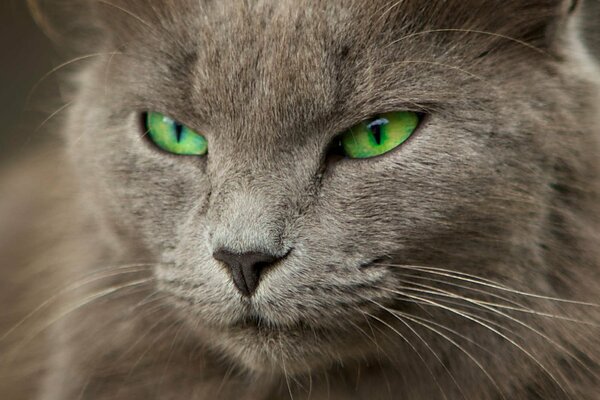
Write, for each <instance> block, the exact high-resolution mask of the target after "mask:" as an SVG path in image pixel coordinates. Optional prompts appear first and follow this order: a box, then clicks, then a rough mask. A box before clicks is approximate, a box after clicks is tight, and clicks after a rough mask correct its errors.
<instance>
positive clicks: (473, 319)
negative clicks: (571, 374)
mask: <svg viewBox="0 0 600 400" xmlns="http://www.w3.org/2000/svg"><path fill="white" fill-rule="evenodd" d="M379 289H380V290H384V291H388V292H391V293H396V294H399V295H402V296H407V297H409V298H415V299H417V300H422V301H425V302H426V303H429V304H431V305H433V306H437V307H439V308H442V309H444V310H447V311H450V312H451V313H454V314H457V315H460V316H462V317H463V318H466V319H468V320H470V321H473V322H475V323H476V324H478V325H481V326H482V327H484V328H486V329H488V330H489V331H491V332H493V333H495V334H496V335H498V336H500V337H501V338H503V339H505V340H506V341H508V342H509V343H510V344H512V345H513V346H515V347H516V348H517V349H519V350H520V351H521V352H523V353H524V354H525V355H527V357H529V358H530V359H531V360H532V361H533V362H535V363H536V364H537V365H538V366H539V367H540V368H541V369H542V370H543V371H544V372H545V373H546V374H547V375H548V376H549V377H550V378H551V379H552V380H553V381H554V382H555V383H556V384H557V385H558V387H559V388H560V389H561V391H563V393H564V394H565V395H567V397H569V398H570V395H569V393H568V392H567V390H566V389H565V388H564V387H563V386H562V384H561V383H560V382H559V381H558V380H557V379H556V377H555V376H554V375H553V374H552V372H550V371H549V370H548V369H547V368H546V366H545V365H544V364H542V363H541V362H540V361H539V360H538V359H537V358H536V357H534V356H533V354H531V353H530V352H529V351H528V350H527V349H525V348H524V347H523V346H521V345H520V344H518V343H517V342H515V341H514V340H513V339H511V338H509V337H508V336H506V335H505V334H503V333H502V332H500V331H498V330H497V329H495V328H494V327H492V326H490V324H487V323H485V322H482V321H481V320H480V319H479V318H478V317H474V316H472V315H470V314H468V313H466V312H464V311H459V310H457V309H454V308H452V307H447V306H445V305H443V304H440V303H438V302H436V301H433V300H430V299H426V298H423V297H420V296H414V295H411V294H408V293H404V292H398V291H395V290H392V289H388V288H383V287H379ZM565 383H566V384H567V385H569V384H568V382H565ZM572 392H573V391H572V390H571V393H572Z"/></svg>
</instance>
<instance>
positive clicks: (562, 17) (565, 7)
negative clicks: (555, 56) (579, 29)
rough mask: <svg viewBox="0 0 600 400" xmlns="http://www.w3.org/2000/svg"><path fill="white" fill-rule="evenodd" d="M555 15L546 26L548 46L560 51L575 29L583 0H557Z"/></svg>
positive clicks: (554, 50) (553, 50)
mask: <svg viewBox="0 0 600 400" xmlns="http://www.w3.org/2000/svg"><path fill="white" fill-rule="evenodd" d="M554 2H555V3H556V4H555V8H554V9H555V11H554V13H555V14H554V16H553V18H551V19H550V20H549V22H548V25H547V26H546V27H545V35H544V36H545V41H546V47H547V48H548V49H549V50H550V51H552V52H554V53H555V52H560V49H561V48H562V46H563V45H564V42H565V40H566V38H567V36H568V34H569V32H570V31H571V30H572V29H574V28H575V27H574V24H575V23H576V21H575V19H576V17H577V14H579V11H580V8H581V7H582V2H583V1H582V0H555V1H554Z"/></svg>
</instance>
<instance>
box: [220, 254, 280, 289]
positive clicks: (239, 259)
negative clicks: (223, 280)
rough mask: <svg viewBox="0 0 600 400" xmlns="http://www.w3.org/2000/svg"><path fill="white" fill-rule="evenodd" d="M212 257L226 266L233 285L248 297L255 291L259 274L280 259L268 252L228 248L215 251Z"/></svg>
mask: <svg viewBox="0 0 600 400" xmlns="http://www.w3.org/2000/svg"><path fill="white" fill-rule="evenodd" d="M213 257H214V258H215V259H216V260H219V261H221V262H222V263H223V264H225V266H227V268H228V269H229V271H230V272H231V276H232V278H233V283H234V284H235V287H236V288H237V289H238V290H239V291H240V293H241V294H242V295H243V296H245V297H250V296H252V295H253V294H254V292H256V289H257V288H258V284H259V281H260V277H261V274H262V273H263V272H264V271H265V270H266V269H267V268H269V267H270V266H272V265H273V264H274V263H275V262H276V261H278V260H280V259H281V258H280V257H277V256H274V255H272V254H268V253H262V252H246V253H234V252H232V251H230V250H228V249H220V250H217V251H215V252H214V254H213Z"/></svg>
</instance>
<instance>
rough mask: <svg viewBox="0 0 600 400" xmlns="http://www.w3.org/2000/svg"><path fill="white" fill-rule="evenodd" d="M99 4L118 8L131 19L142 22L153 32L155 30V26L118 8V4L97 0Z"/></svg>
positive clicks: (119, 7)
mask: <svg viewBox="0 0 600 400" xmlns="http://www.w3.org/2000/svg"><path fill="white" fill-rule="evenodd" d="M96 1H97V2H98V3H100V4H103V5H106V6H109V7H113V8H116V9H117V10H119V11H121V12H123V13H125V14H127V15H129V16H130V17H132V18H134V19H136V20H137V21H139V22H141V23H142V24H143V25H145V26H146V28H149V29H150V30H151V31H152V30H154V26H152V25H151V24H150V23H149V22H147V21H146V20H144V19H143V18H142V17H140V16H139V15H137V14H134V13H133V12H131V11H129V10H128V9H126V8H124V7H121V6H118V5H116V4H113V3H110V2H108V1H106V0H96Z"/></svg>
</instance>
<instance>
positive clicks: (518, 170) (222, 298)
mask: <svg viewBox="0 0 600 400" xmlns="http://www.w3.org/2000/svg"><path fill="white" fill-rule="evenodd" d="M82 2H83V0H82ZM70 3H75V1H71V2H70ZM571 6H573V4H572V2H561V1H550V0H545V1H542V0H526V1H503V2H498V1H486V0H480V1H464V0H456V1H450V2H447V1H446V2H441V1H440V2H435V1H434V2H430V1H428V2H423V1H421V0H414V1H408V0H407V1H400V2H398V1H384V0H381V1H368V2H367V1H335V2H330V1H328V2H322V1H310V0H302V1H257V2H237V1H198V0H193V1H192V0H189V1H188V0H169V1H162V2H158V1H157V2H147V1H129V0H128V1H124V0H123V1H120V0H111V1H97V2H94V3H93V4H92V5H91V7H92V9H93V10H94V12H93V13H92V15H93V20H94V21H95V22H96V23H97V24H96V26H97V28H95V32H96V33H97V32H98V31H100V32H102V35H101V39H99V40H98V39H97V36H94V33H90V36H91V37H93V38H95V39H94V40H93V41H92V42H93V43H94V46H95V47H94V48H93V49H91V51H90V53H92V55H91V56H89V59H86V60H84V62H88V63H89V64H90V65H88V66H87V67H85V68H84V69H83V70H82V72H81V73H80V74H79V75H78V79H77V84H78V87H79V89H78V91H77V94H76V96H75V97H74V98H73V104H72V105H71V107H70V122H69V126H68V132H67V136H68V146H69V150H70V153H71V154H72V156H73V159H74V160H75V165H76V167H77V169H78V171H79V173H80V176H81V178H82V182H83V184H84V188H85V191H86V192H87V193H88V194H91V196H89V199H90V202H91V203H92V204H93V206H94V209H95V210H96V212H97V213H98V215H99V216H100V219H101V220H102V221H103V222H104V224H105V226H106V227H107V228H108V229H109V230H110V231H111V232H113V233H115V234H116V235H118V238H119V239H118V240H119V241H120V242H121V244H123V246H124V247H126V248H133V247H134V246H135V248H136V249H137V251H138V253H137V254H138V256H139V257H140V259H144V260H147V259H151V260H152V261H155V262H158V263H159V266H158V267H156V270H155V275H156V279H157V286H158V288H159V289H160V290H161V291H163V292H164V293H167V294H168V295H169V296H170V298H171V301H172V303H173V304H174V307H176V308H178V309H179V310H180V311H181V315H182V318H185V319H187V320H189V322H190V326H192V327H195V328H194V329H197V331H198V332H201V333H202V334H203V335H204V336H205V337H207V338H209V340H210V341H211V342H212V345H214V346H216V347H217V348H219V349H221V350H224V351H225V353H226V354H228V356H230V357H231V358H232V359H234V360H237V361H239V362H241V363H242V364H244V365H246V366H247V367H249V368H252V369H269V368H273V367H276V368H281V367H284V368H287V370H289V371H293V370H303V369H305V368H312V367H314V366H315V365H322V364H328V363H330V362H332V361H333V360H338V359H345V358H348V357H357V356H369V355H371V354H374V353H376V352H377V350H378V349H377V348H378V345H377V344H376V343H377V340H383V339H381V338H379V336H380V335H379V332H380V331H382V332H383V331H386V330H387V334H388V335H387V336H389V333H390V331H389V329H388V328H394V329H401V328H400V327H401V326H402V325H401V323H400V322H398V321H397V320H396V319H395V316H394V315H393V314H392V313H391V312H388V311H385V310H384V309H383V308H382V307H387V308H388V309H395V310H399V311H400V312H405V311H406V312H409V313H411V315H416V316H417V318H419V317H426V316H427V314H426V312H427V306H428V303H427V302H428V301H431V295H428V294H427V293H426V292H425V291H426V290H427V286H428V285H432V284H433V285H435V282H433V281H432V280H434V279H436V278H437V279H438V280H439V279H443V278H444V277H443V275H444V274H445V273H448V274H453V273H455V272H460V273H463V274H470V275H475V276H478V277H482V278H485V279H493V280H494V281H498V282H502V283H504V284H507V285H510V287H515V288H520V289H522V290H530V291H531V290H539V289H543V290H546V292H548V291H550V292H552V290H553V284H554V283H556V282H557V281H559V280H560V277H561V276H562V273H563V271H556V270H555V269H554V267H552V266H551V265H550V264H549V263H548V258H549V257H550V255H551V254H553V253H551V252H552V251H554V249H555V248H556V247H557V246H560V240H561V239H562V237H561V236H560V234H557V235H556V236H555V235H554V234H553V233H552V232H554V229H556V230H557V231H560V232H563V231H564V230H565V229H566V228H565V226H564V225H568V224H569V223H571V220H569V218H570V215H567V216H565V215H563V214H561V207H562V206H563V205H564V203H562V201H563V200H562V198H561V196H562V195H565V194H567V193H570V194H572V193H573V192H574V191H575V189H574V187H577V185H579V184H580V182H579V181H578V180H580V179H581V176H582V174H584V172H583V171H585V170H586V169H587V168H589V163H590V162H591V161H590V157H591V156H590V155H589V154H587V153H586V148H587V146H591V145H595V144H590V143H592V140H591V139H590V138H589V137H588V135H587V132H586V128H587V127H588V126H590V125H591V122H590V121H591V118H592V116H591V115H590V113H589V110H588V109H586V104H590V100H589V98H588V96H591V94H590V90H589V85H588V83H586V82H587V79H588V75H586V74H587V73H588V72H587V71H584V70H582V69H579V67H578V66H579V65H580V59H581V57H582V56H581V54H580V53H581V51H582V49H580V48H577V46H576V41H575V40H574V35H573V32H574V28H575V23H574V22H573V21H575V18H576V17H575V16H574V15H572V13H573V10H572V9H571ZM575 53H576V54H575ZM574 54H575V55H574ZM573 88H577V90H578V93H580V97H578V98H573V97H571V96H569V95H568V94H567V93H569V92H572V91H573V90H572V89H573ZM388 113H392V114H388ZM397 113H404V114H402V115H405V116H406V115H408V116H411V118H413V119H412V121H413V122H414V121H415V119H416V120H417V121H418V122H417V123H414V124H413V125H414V126H412V128H411V127H410V123H408V122H406V121H404V122H402V123H403V124H404V125H402V126H403V127H404V128H402V129H405V128H406V126H407V125H406V124H409V128H406V129H410V132H408V133H409V135H410V138H409V140H406V141H405V142H403V143H402V144H401V145H398V146H392V148H393V149H392V150H391V151H389V152H386V153H385V154H379V153H377V152H375V153H373V154H372V155H374V156H373V157H370V156H369V157H367V158H353V157H350V156H349V150H348V149H344V148H342V149H341V150H340V149H339V146H338V144H339V142H340V137H341V136H340V135H341V134H343V133H344V132H347V131H348V130H349V129H351V128H352V127H355V126H357V125H359V124H361V122H363V121H369V122H373V119H377V118H380V117H381V116H382V115H384V116H385V115H388V116H390V115H392V117H390V118H387V120H388V122H389V120H390V119H393V116H394V115H396V116H397V115H399V114H397ZM163 116H165V117H168V118H163ZM151 117H154V119H152V118H151ZM157 118H158V119H157ZM173 120H175V121H178V122H179V123H180V124H181V125H175V124H173V122H172V121H173ZM149 121H151V122H150V123H149ZM152 121H154V122H152ZM152 124H155V125H159V127H158V128H156V126H154V127H153V126H152ZM161 124H162V125H161ZM165 124H166V125H165ZM169 124H172V125H169ZM182 125H183V126H184V127H187V128H185V132H186V134H187V135H198V134H199V135H201V136H193V137H194V138H196V139H197V138H199V137H200V138H201V139H202V140H204V139H205V141H206V142H203V144H202V146H204V145H207V148H206V149H203V150H201V151H198V154H201V155H191V156H190V155H187V156H186V155H177V154H173V153H174V151H170V150H169V147H168V145H165V144H164V143H162V146H161V147H162V148H159V146H158V145H157V143H156V141H157V140H158V139H156V137H155V136H153V135H152V132H151V131H152V129H167V131H168V129H171V128H169V126H172V127H174V128H173V129H175V130H176V131H177V130H178V129H179V131H178V132H179V134H181V129H182ZM165 126H166V128H165ZM163 133H164V132H163ZM371 133H372V131H371ZM342 139H343V138H342ZM153 140H154V142H153ZM378 140H379V139H378ZM171 150H172V149H171ZM574 155H578V157H575V156H574ZM445 271H446V272H445ZM448 271H450V272H448ZM432 272H437V273H438V275H432V274H431V273H432ZM453 276H455V275H453ZM461 276H463V277H465V276H466V275H461ZM419 277H420V278H419ZM423 278H424V279H423ZM419 279H421V280H419ZM427 279H429V281H428V280H427ZM473 280H476V278H473ZM415 282H416V283H415ZM455 283H456V282H455ZM419 285H420V286H419ZM454 289H456V287H454ZM419 290H420V291H419ZM429 305H431V304H429ZM442 318H443V319H442V320H438V322H439V323H441V324H449V322H448V321H449V320H451V319H454V320H457V319H460V318H458V317H457V316H456V315H453V314H451V313H447V314H445V315H444V314H442ZM458 324H460V322H458ZM372 325H375V326H376V328H375V329H373V328H372ZM384 333H385V332H384ZM385 336H386V335H383V337H385ZM377 338H379V339H377ZM374 339H375V340H374ZM399 341H401V340H400V339H398V340H396V342H399ZM384 342H385V341H384ZM286 363H287V365H286Z"/></svg>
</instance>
